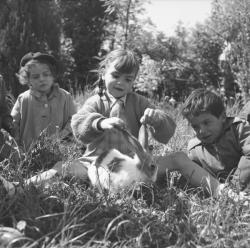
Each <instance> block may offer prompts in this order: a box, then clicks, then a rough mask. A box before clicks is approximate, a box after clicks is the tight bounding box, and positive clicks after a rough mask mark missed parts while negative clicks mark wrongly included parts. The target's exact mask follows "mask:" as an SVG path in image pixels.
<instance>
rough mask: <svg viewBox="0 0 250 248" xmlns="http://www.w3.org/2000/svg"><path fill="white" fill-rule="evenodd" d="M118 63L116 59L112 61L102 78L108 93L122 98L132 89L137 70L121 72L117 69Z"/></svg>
mask: <svg viewBox="0 0 250 248" xmlns="http://www.w3.org/2000/svg"><path fill="white" fill-rule="evenodd" d="M116 63H117V62H116V60H115V61H113V62H112V63H110V65H109V66H108V68H107V69H106V71H105V72H104V74H103V76H102V79H103V80H104V82H105V86H106V89H107V91H108V93H109V94H111V95H112V96H113V97H115V98H120V97H123V96H125V95H126V94H127V93H129V92H131V91H132V87H133V84H134V81H135V78H136V73H137V72H136V71H132V72H130V73H121V72H119V71H117V70H116V68H115V65H116Z"/></svg>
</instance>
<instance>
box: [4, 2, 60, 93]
mask: <svg viewBox="0 0 250 248" xmlns="http://www.w3.org/2000/svg"><path fill="white" fill-rule="evenodd" d="M0 9H1V15H0V68H1V71H0V73H1V74H3V76H4V78H5V81H6V82H8V86H9V88H11V90H12V93H13V94H14V95H15V96H17V95H18V94H19V93H20V91H22V90H23V88H22V87H21V86H20V85H19V84H18V82H17V79H16V78H15V73H16V72H17V71H18V69H19V61H20V59H21V57H22V56H23V55H24V54H25V53H27V52H30V51H48V52H51V51H53V53H54V54H57V53H58V51H59V42H60V41H59V38H60V20H59V18H58V14H57V10H56V6H55V3H54V1H52V0H51V1H47V0H46V1H45V0H43V1H38V0H19V1H15V0H2V1H1V2H0Z"/></svg>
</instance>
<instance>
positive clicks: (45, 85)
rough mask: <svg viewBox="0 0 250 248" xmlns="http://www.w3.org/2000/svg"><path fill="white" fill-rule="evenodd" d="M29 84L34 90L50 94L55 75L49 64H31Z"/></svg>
mask: <svg viewBox="0 0 250 248" xmlns="http://www.w3.org/2000/svg"><path fill="white" fill-rule="evenodd" d="M29 84H30V86H31V88H32V89H33V90H35V91H38V92H40V93H42V94H48V93H49V92H50V91H51V87H52V85H53V84H54V76H53V75H52V73H51V70H50V68H49V66H48V65H46V64H41V63H34V64H32V65H30V68H29Z"/></svg>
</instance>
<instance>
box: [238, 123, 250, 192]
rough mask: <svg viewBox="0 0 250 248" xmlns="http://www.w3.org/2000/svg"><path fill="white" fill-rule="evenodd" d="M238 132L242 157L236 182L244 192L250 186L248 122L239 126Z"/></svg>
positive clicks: (249, 128) (249, 132)
mask: <svg viewBox="0 0 250 248" xmlns="http://www.w3.org/2000/svg"><path fill="white" fill-rule="evenodd" d="M236 130H237V132H238V137H239V145H240V147H241V152H242V157H241V159H240V161H239V163H238V167H237V169H236V171H235V173H234V180H235V181H236V183H237V184H239V187H240V189H241V190H244V189H245V188H246V187H247V186H248V185H250V125H249V123H248V122H242V123H240V124H239V125H238V126H237V129H236ZM248 187H249V186H248Z"/></svg>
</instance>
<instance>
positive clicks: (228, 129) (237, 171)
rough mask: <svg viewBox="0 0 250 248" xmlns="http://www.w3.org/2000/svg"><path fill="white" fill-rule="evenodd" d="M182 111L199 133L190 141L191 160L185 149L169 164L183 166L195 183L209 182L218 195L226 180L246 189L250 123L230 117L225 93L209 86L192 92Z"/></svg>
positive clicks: (167, 161)
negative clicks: (223, 95) (213, 90)
mask: <svg viewBox="0 0 250 248" xmlns="http://www.w3.org/2000/svg"><path fill="white" fill-rule="evenodd" d="M182 114H183V116H184V117H185V118H187V120H188V122H189V123H190V124H191V126H192V127H193V129H194V132H195V134H196V138H194V139H192V140H190V141H189V144H188V157H189V158H190V159H191V161H190V160H189V159H188V158H187V157H186V155H185V154H184V153H176V154H173V155H172V157H171V156H170V158H168V159H165V161H164V162H165V166H166V167H170V165H171V166H172V168H171V169H177V170H179V171H180V172H181V174H183V175H184V176H185V177H186V178H187V179H189V181H190V183H191V184H192V185H194V186H201V185H204V186H208V187H209V188H210V190H211V191H212V192H211V193H212V194H215V195H216V194H218V193H219V192H220V190H221V189H222V188H223V187H224V183H225V181H226V180H231V182H233V183H234V184H235V185H236V186H238V187H239V189H240V190H244V189H246V188H247V186H248V184H249V182H250V157H249V155H250V125H249V123H248V122H247V121H245V120H241V119H239V118H237V117H235V118H233V117H227V116H226V113H225V107H224V105H223V100H222V99H221V97H220V96H219V95H217V94H215V93H213V92H211V91H208V90H205V89H197V90H195V91H193V92H192V93H191V95H190V96H189V97H188V98H187V99H186V101H185V103H184V104H183V108H182ZM171 159H172V161H170V160H171ZM162 162H163V161H162ZM206 178H207V179H206ZM204 179H205V180H204ZM207 180H208V181H209V182H208V181H207Z"/></svg>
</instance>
